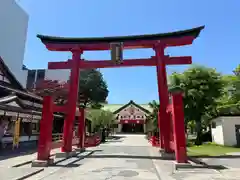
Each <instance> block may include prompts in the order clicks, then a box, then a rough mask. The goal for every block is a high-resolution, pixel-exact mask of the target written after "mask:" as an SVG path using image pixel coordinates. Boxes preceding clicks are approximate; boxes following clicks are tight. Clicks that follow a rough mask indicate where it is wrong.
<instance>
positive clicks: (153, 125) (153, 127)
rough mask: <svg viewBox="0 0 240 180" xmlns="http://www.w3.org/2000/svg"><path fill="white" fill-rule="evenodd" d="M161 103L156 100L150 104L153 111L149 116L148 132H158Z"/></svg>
mask: <svg viewBox="0 0 240 180" xmlns="http://www.w3.org/2000/svg"><path fill="white" fill-rule="evenodd" d="M159 106H160V105H159V103H157V102H156V101H155V100H153V101H152V102H150V103H149V107H150V108H151V109H152V111H151V113H150V114H149V115H148V116H147V122H146V126H147V131H151V132H158V114H157V113H158V109H159Z"/></svg>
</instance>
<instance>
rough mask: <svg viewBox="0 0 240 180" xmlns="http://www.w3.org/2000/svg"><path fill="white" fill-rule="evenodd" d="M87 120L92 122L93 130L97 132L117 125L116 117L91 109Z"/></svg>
mask: <svg viewBox="0 0 240 180" xmlns="http://www.w3.org/2000/svg"><path fill="white" fill-rule="evenodd" d="M87 118H88V119H90V120H91V122H92V130H93V131H95V132H96V131H98V130H100V129H101V128H110V127H111V126H112V125H113V124H114V123H115V115H114V114H113V113H112V112H111V111H105V110H102V109H90V110H89V111H88V113H87Z"/></svg>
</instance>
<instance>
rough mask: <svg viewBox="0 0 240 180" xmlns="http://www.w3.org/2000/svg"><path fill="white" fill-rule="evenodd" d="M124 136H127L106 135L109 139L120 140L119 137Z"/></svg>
mask: <svg viewBox="0 0 240 180" xmlns="http://www.w3.org/2000/svg"><path fill="white" fill-rule="evenodd" d="M123 138H126V137H125V136H114V135H112V136H108V137H106V139H107V140H119V139H123Z"/></svg>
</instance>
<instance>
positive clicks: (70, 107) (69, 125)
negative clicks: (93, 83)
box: [62, 50, 82, 152]
mask: <svg viewBox="0 0 240 180" xmlns="http://www.w3.org/2000/svg"><path fill="white" fill-rule="evenodd" d="M81 54H82V51H80V50H73V51H72V60H71V63H72V68H71V73H70V82H69V93H68V102H67V106H66V118H65V121H64V129H63V147H62V152H71V151H72V138H73V124H74V120H75V113H76V104H77V99H78V83H79V72H80V69H79V66H78V62H79V60H80V55H81Z"/></svg>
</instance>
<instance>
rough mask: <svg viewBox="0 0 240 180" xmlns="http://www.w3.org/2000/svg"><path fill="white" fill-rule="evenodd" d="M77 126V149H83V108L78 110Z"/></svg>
mask: <svg viewBox="0 0 240 180" xmlns="http://www.w3.org/2000/svg"><path fill="white" fill-rule="evenodd" d="M79 114H80V115H79V124H78V138H79V142H78V148H81V149H83V148H84V141H85V113H84V108H79Z"/></svg>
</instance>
